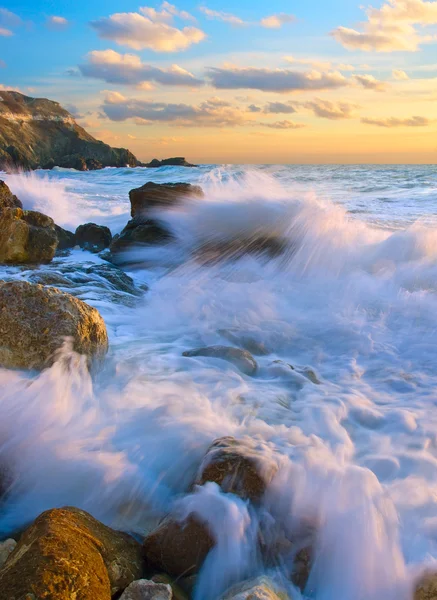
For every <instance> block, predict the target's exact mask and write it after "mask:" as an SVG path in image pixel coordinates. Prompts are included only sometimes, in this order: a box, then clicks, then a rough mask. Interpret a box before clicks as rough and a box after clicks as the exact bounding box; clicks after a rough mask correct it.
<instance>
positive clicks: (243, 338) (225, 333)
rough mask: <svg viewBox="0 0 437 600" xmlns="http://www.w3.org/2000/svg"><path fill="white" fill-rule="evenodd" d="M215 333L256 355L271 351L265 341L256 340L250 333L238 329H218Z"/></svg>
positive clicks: (264, 354)
mask: <svg viewBox="0 0 437 600" xmlns="http://www.w3.org/2000/svg"><path fill="white" fill-rule="evenodd" d="M217 333H219V334H220V335H221V336H222V337H224V338H225V339H227V340H228V342H232V343H233V344H237V345H238V346H242V347H243V348H244V349H245V350H247V351H248V352H250V353H251V354H255V355H256V356H266V355H267V354H270V353H271V350H270V349H269V348H268V347H267V345H266V343H265V342H262V341H259V340H257V339H256V337H255V335H251V334H250V333H245V332H244V331H240V330H239V329H219V330H218V332H217Z"/></svg>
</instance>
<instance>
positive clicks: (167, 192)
mask: <svg viewBox="0 0 437 600" xmlns="http://www.w3.org/2000/svg"><path fill="white" fill-rule="evenodd" d="M190 197H191V198H192V197H195V198H203V190H202V188H201V187H199V186H198V185H191V183H153V181H148V182H147V183H146V184H144V185H143V186H141V187H139V188H135V189H133V190H131V191H130V192H129V199H130V204H131V216H132V217H144V216H145V215H147V213H148V212H150V209H152V208H170V207H172V206H175V205H177V204H179V203H180V202H182V201H183V200H184V199H186V198H190Z"/></svg>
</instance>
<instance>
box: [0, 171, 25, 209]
mask: <svg viewBox="0 0 437 600" xmlns="http://www.w3.org/2000/svg"><path fill="white" fill-rule="evenodd" d="M5 208H23V204H22V202H21V200H18V198H17V196H14V194H13V193H12V192H11V190H10V189H9V188H8V186H7V185H6V183H5V182H4V181H2V180H1V179H0V211H2V210H4V209H5Z"/></svg>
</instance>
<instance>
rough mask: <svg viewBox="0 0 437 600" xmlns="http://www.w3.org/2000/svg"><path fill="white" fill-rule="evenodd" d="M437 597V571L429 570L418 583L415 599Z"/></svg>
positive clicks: (433, 599)
mask: <svg viewBox="0 0 437 600" xmlns="http://www.w3.org/2000/svg"><path fill="white" fill-rule="evenodd" d="M436 599H437V573H434V572H431V571H427V572H426V573H424V574H423V575H422V577H421V578H420V579H419V581H418V582H417V583H416V589H415V591H414V600H436Z"/></svg>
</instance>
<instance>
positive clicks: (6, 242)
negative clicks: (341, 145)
mask: <svg viewBox="0 0 437 600" xmlns="http://www.w3.org/2000/svg"><path fill="white" fill-rule="evenodd" d="M57 246H58V236H57V234H56V231H55V224H54V222H53V220H52V219H51V218H50V217H47V216H46V215H43V214H42V213H39V212H35V211H31V210H22V209H21V208H6V209H4V210H2V211H1V212H0V263H7V264H26V263H48V262H50V261H51V260H52V258H53V257H54V255H55V252H56V248H57Z"/></svg>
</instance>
